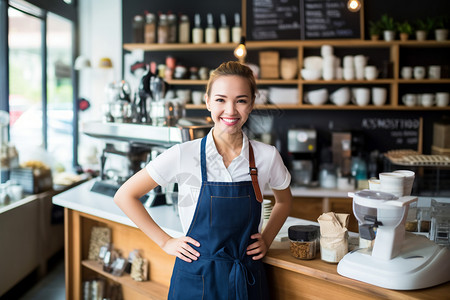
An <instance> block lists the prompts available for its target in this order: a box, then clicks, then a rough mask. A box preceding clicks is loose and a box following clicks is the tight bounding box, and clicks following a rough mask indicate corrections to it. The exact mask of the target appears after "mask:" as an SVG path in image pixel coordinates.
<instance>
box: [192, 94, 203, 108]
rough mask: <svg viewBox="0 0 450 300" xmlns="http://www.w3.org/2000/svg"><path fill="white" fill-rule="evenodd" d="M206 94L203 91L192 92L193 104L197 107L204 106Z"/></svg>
mask: <svg viewBox="0 0 450 300" xmlns="http://www.w3.org/2000/svg"><path fill="white" fill-rule="evenodd" d="M204 95H205V93H204V92H202V91H192V103H194V104H195V105H200V104H202V102H203V100H204Z"/></svg>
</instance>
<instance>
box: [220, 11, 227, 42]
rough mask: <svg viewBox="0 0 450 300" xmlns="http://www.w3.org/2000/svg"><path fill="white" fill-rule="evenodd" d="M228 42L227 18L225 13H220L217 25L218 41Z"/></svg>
mask: <svg viewBox="0 0 450 300" xmlns="http://www.w3.org/2000/svg"><path fill="white" fill-rule="evenodd" d="M229 42H230V28H229V27H228V25H227V18H226V17H225V14H220V27H219V43H221V44H227V43H229Z"/></svg>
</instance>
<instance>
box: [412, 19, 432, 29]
mask: <svg viewBox="0 0 450 300" xmlns="http://www.w3.org/2000/svg"><path fill="white" fill-rule="evenodd" d="M434 23H435V21H434V19H432V18H430V17H428V18H426V19H425V20H422V19H417V20H416V21H415V22H414V28H415V29H416V30H423V31H425V32H426V33H428V32H430V31H431V30H432V29H433V27H434Z"/></svg>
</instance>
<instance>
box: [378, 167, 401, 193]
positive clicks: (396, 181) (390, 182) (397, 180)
mask: <svg viewBox="0 0 450 300" xmlns="http://www.w3.org/2000/svg"><path fill="white" fill-rule="evenodd" d="M379 177H380V184H381V191H382V192H385V193H390V194H394V195H395V196H397V197H402V196H403V193H404V182H405V176H404V175H402V174H399V173H394V172H386V173H380V174H379Z"/></svg>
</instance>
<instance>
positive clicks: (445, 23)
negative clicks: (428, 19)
mask: <svg viewBox="0 0 450 300" xmlns="http://www.w3.org/2000/svg"><path fill="white" fill-rule="evenodd" d="M448 28H449V17H448V16H438V17H436V18H434V29H448Z"/></svg>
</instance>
